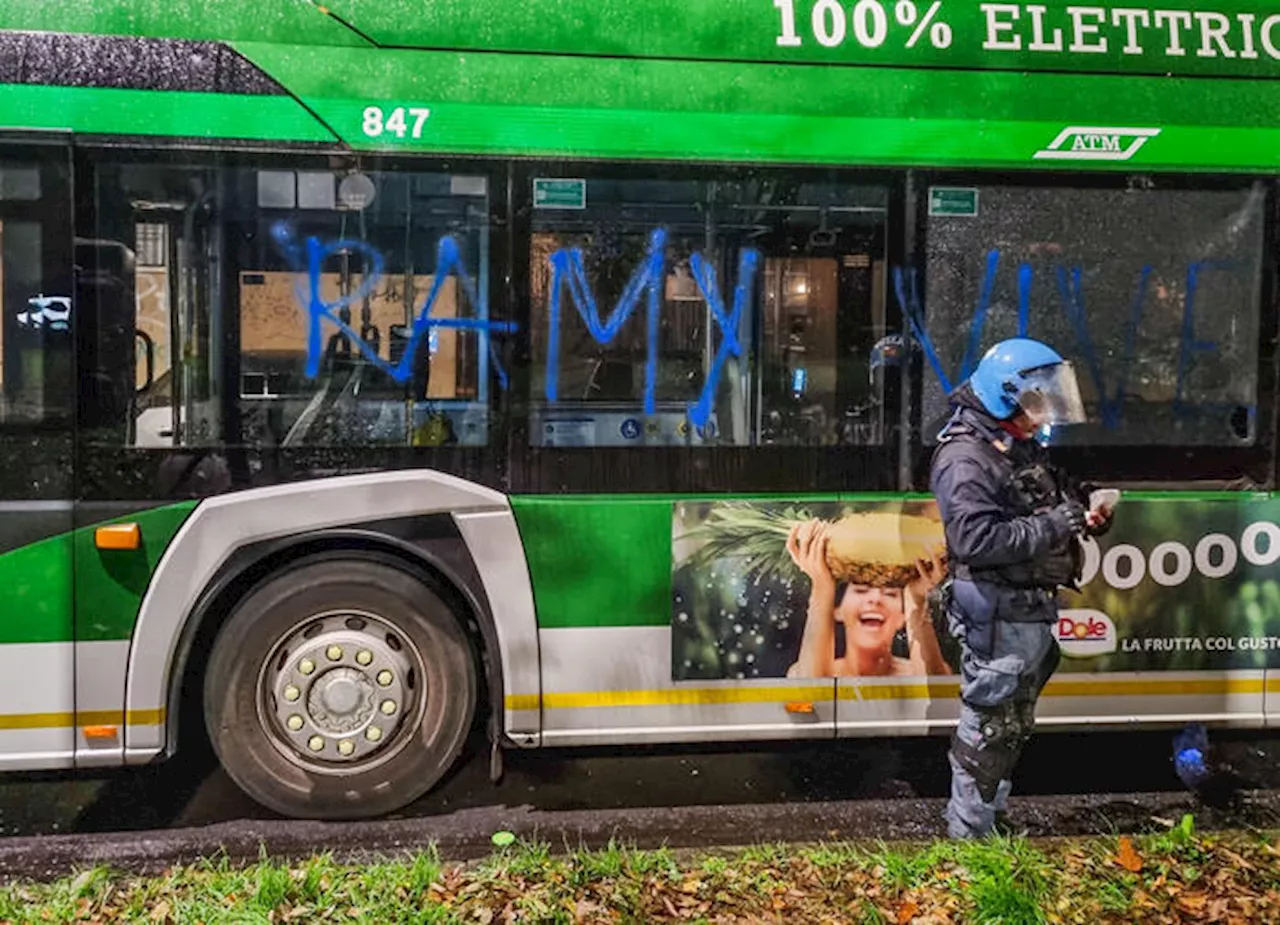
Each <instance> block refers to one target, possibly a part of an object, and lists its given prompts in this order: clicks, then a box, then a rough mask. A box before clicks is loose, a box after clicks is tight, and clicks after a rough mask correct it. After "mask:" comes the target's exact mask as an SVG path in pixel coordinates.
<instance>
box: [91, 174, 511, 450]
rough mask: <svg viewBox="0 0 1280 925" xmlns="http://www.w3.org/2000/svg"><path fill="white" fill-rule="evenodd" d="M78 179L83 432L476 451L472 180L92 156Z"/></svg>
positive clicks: (483, 216) (478, 206)
mask: <svg viewBox="0 0 1280 925" xmlns="http://www.w3.org/2000/svg"><path fill="white" fill-rule="evenodd" d="M94 180H95V185H94V195H95V215H96V229H95V241H94V244H93V246H94V247H95V248H96V249H97V251H98V252H99V254H100V260H99V262H100V264H101V265H102V267H103V268H104V269H103V275H104V278H106V279H107V280H109V283H110V285H104V286H103V287H102V288H101V291H100V293H99V297H98V300H97V302H98V311H97V316H98V317H97V322H96V324H95V326H94V329H93V332H92V337H91V342H92V343H91V345H90V346H89V347H88V348H87V350H88V353H89V354H90V356H91V367H92V370H93V373H94V375H95V376H96V377H97V378H98V379H99V380H100V383H99V385H98V386H97V387H96V388H95V390H94V402H93V404H94V405H95V407H94V409H93V412H92V415H91V419H90V423H91V425H92V431H93V433H95V434H97V435H98V439H103V438H105V439H109V440H110V441H111V442H113V443H115V444H116V445H124V446H131V447H172V446H201V445H216V444H228V443H241V444H245V445H249V446H264V447H265V446H280V447H302V446H333V445H369V444H382V445H396V444H398V445H435V444H444V443H456V444H473V445H484V444H486V443H487V442H488V413H487V409H488V402H489V395H490V391H491V381H492V380H493V378H494V375H495V366H496V363H495V362H494V356H495V355H496V351H495V350H493V346H494V345H493V341H494V340H495V339H496V338H495V334H494V330H493V325H492V324H491V323H490V319H489V313H488V288H489V286H488V273H489V266H488V223H489V213H488V181H487V178H486V177H484V176H459V175H449V174H410V173H387V172H378V171H368V172H362V171H359V170H354V169H330V170H323V169H314V166H313V167H312V169H306V170H303V169H287V168H282V167H280V166H271V167H260V166H257V165H240V164H237V165H234V166H230V165H223V166H217V167H205V166H174V165H170V164H114V163H110V162H104V163H100V164H98V165H97V166H96V170H95V177H94ZM504 330H505V329H504ZM90 438H91V439H93V437H92V435H91V436H90Z"/></svg>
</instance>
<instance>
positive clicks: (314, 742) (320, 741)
mask: <svg viewBox="0 0 1280 925" xmlns="http://www.w3.org/2000/svg"><path fill="white" fill-rule="evenodd" d="M307 747H308V748H310V749H311V750H312V751H313V752H318V751H320V749H322V748H324V737H323V736H312V737H311V738H310V739H309V740H308V741H307Z"/></svg>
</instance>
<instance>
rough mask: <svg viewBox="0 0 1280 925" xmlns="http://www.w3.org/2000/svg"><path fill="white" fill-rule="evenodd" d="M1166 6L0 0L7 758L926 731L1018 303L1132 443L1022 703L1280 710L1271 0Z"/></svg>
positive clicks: (339, 776) (449, 761)
mask: <svg viewBox="0 0 1280 925" xmlns="http://www.w3.org/2000/svg"><path fill="white" fill-rule="evenodd" d="M1202 6H1203V4H1193V3H1192V2H1191V0H1162V2H1161V4H1160V5H1159V6H1158V7H1149V8H1148V7H1142V8H1138V7H1135V6H1132V5H1128V6H1121V5H1118V4H1117V3H1116V2H1115V0H1098V2H1097V3H1096V4H1095V5H1092V6H1068V7H1063V8H1060V7H1051V6H1050V5H1047V4H1044V5H1038V4H1032V3H1021V2H1015V3H973V2H969V3H961V2H956V0H854V2H843V3H842V2H837V0H647V2H644V3H616V2H612V0H559V2H557V3H550V2H526V3H523V4H510V3H504V4H499V3H496V2H492V0H470V2H466V3H462V2H456V3H455V2H440V3H428V2H421V3H387V2H377V3H375V2H371V0H325V4H324V5H321V4H320V3H318V2H309V0H252V2H250V0H223V2H219V3H204V4H180V3H179V4H174V3H164V2H160V0H141V2H126V0H96V2H92V3H90V2H87V0H40V2H38V3H37V2H21V0H18V2H4V3H0V447H2V448H3V449H2V454H3V455H2V458H3V460H4V464H5V465H4V470H3V478H2V479H0V499H3V500H2V501H0V543H2V544H3V545H2V548H0V769H3V770H6V771H26V770H37V769H39V770H44V769H71V770H79V769H86V770H89V769H97V768H105V767H112V766H122V767H123V766H137V765H144V764H148V763H151V762H155V761H161V760H164V759H166V758H168V757H170V756H172V755H173V754H174V753H175V752H176V751H177V750H178V749H179V748H181V747H183V746H184V744H187V743H191V742H193V741H197V740H199V739H200V738H202V737H203V736H204V735H205V734H206V733H207V735H208V737H209V739H210V740H211V742H212V744H213V747H214V748H215V750H216V752H217V754H218V756H219V759H220V760H221V762H222V764H223V765H224V766H225V768H226V770H227V772H228V773H229V775H230V776H231V777H232V778H233V779H234V780H235V781H236V782H237V784H238V785H239V786H240V787H242V788H243V789H244V790H245V791H246V792H247V793H248V794H249V795H251V796H252V797H253V798H254V799H256V800H258V801H259V802H261V803H262V804H264V805H266V806H268V807H270V808H272V809H273V810H276V811H278V812H280V813H283V814H285V815H290V816H298V817H313V818H332V819H339V818H355V817H367V816H373V815H378V814H383V813H386V812H389V811H393V810H395V809H397V808H399V807H402V806H404V805H406V804H407V803H409V802H411V801H412V800H414V799H416V798H417V797H419V796H420V795H422V794H423V793H425V792H427V791H428V790H429V789H431V788H432V787H433V786H435V785H436V784H437V783H438V782H439V781H440V780H441V778H442V777H443V776H444V775H445V774H446V773H448V771H449V769H450V768H451V767H452V766H453V765H454V763H455V762H456V761H458V760H459V756H460V755H461V754H462V752H463V751H464V744H465V743H466V742H468V741H469V740H470V738H471V734H472V733H473V732H475V733H477V734H478V735H479V734H482V733H483V734H485V735H487V740H488V742H489V743H490V747H491V749H492V751H491V754H492V758H493V761H494V768H495V773H496V772H497V771H498V770H499V769H500V765H501V755H502V753H503V750H505V749H526V748H547V747H556V746H577V745H595V746H608V747H617V748H627V747H632V746H636V745H640V744H652V743H677V744H678V743H702V742H735V741H736V742H743V741H781V740H793V739H801V738H808V739H821V738H827V739H834V738H841V737H854V736H884V735H937V734H945V733H948V732H949V730H950V728H951V726H952V725H953V724H954V722H955V719H956V715H957V703H956V690H957V684H956V662H955V658H956V653H955V645H954V642H953V641H952V640H951V637H950V635H949V633H948V631H947V628H946V627H945V626H941V625H938V624H937V623H936V622H935V621H934V620H933V618H932V617H931V616H930V613H929V608H928V607H927V604H926V601H927V597H928V592H929V590H930V588H931V587H932V584H933V583H934V582H936V580H937V578H938V575H939V574H940V572H941V568H940V567H939V566H940V565H942V562H941V555H942V552H941V551H940V549H939V547H940V544H941V536H942V534H941V528H940V525H939V521H938V514H937V510H936V506H935V505H934V503H933V501H932V500H931V498H930V497H929V495H928V493H927V487H928V478H927V475H928V466H929V459H930V454H931V452H932V450H933V447H934V445H935V435H936V433H937V431H938V428H939V426H940V424H941V423H942V421H943V420H944V418H945V415H946V395H947V392H948V390H949V389H950V388H952V387H954V386H955V385H956V384H957V383H959V382H960V381H962V380H963V378H964V377H965V375H967V373H968V371H969V370H971V369H972V368H973V365H974V364H975V362H976V360H977V358H979V357H980V356H981V354H982V352H983V351H984V350H985V349H986V348H987V347H988V346H989V345H990V344H992V343H994V342H996V341H997V340H1000V339H1003V338H1006V337H1009V336H1013V335H1019V334H1025V335H1030V336H1034V337H1037V338H1040V339H1043V340H1047V341H1049V342H1050V343H1052V344H1054V345H1055V347H1057V348H1058V349H1059V350H1060V351H1061V352H1062V353H1064V355H1066V356H1068V357H1069V358H1070V359H1071V360H1072V361H1073V362H1074V364H1075V365H1076V367H1077V369H1078V370H1079V377H1080V379H1081V383H1082V389H1083V391H1084V392H1085V399H1086V402H1087V404H1088V407H1089V412H1090V422H1089V423H1088V424H1087V425H1084V426H1082V427H1079V428H1073V429H1071V430H1070V431H1069V432H1063V433H1060V434H1049V435H1046V438H1047V439H1050V440H1052V441H1053V442H1054V443H1055V444H1056V446H1057V452H1058V453H1059V454H1060V459H1061V460H1062V462H1063V463H1064V464H1065V465H1066V466H1068V467H1069V468H1071V469H1072V470H1074V471H1075V472H1077V473H1078V474H1080V475H1081V476H1082V477H1083V478H1087V479H1088V480H1090V481H1093V482H1096V483H1097V484H1098V485H1100V486H1107V487H1114V488H1119V489H1121V490H1122V492H1123V500H1122V501H1121V502H1120V507H1119V510H1118V514H1117V523H1116V526H1115V528H1114V529H1113V530H1112V531H1111V532H1110V533H1109V534H1108V535H1107V536H1106V537H1104V538H1101V539H1098V540H1096V541H1094V540H1090V541H1088V542H1087V543H1086V544H1085V548H1084V574H1083V576H1082V578H1081V582H1080V587H1079V589H1078V590H1075V591H1069V592H1064V593H1063V600H1062V619H1061V620H1060V621H1059V624H1058V627H1057V635H1058V639H1059V643H1060V646H1061V648H1062V651H1063V653H1064V655H1065V659H1064V661H1063V663H1062V667H1061V668H1060V670H1059V672H1058V674H1057V675H1056V677H1055V678H1054V680H1053V681H1052V683H1051V684H1050V686H1049V687H1048V688H1047V690H1046V695H1045V697H1044V699H1043V701H1042V703H1041V705H1040V709H1039V722H1040V724H1041V727H1042V728H1043V729H1046V730H1051V731H1059V730H1077V731H1079V730H1091V729H1124V728H1135V727H1139V726H1141V727H1147V726H1160V725H1169V726H1173V725H1178V724H1182V723H1185V722H1188V721H1192V720H1196V721H1201V722H1205V723H1207V724H1210V725H1213V726H1217V727H1255V728H1261V727H1267V726H1272V725H1276V724H1277V723H1280V674H1277V671H1278V670H1280V652H1278V651H1277V650H1278V649H1280V583H1278V579H1280V569H1278V562H1280V499H1277V498H1276V497H1275V496H1274V495H1273V489H1274V486H1275V480H1276V450H1277V435H1276V411H1277V403H1276V394H1277V333H1278V332H1280V318H1278V316H1277V287H1276V278H1277V250H1276V248H1277V239H1276V232H1277V228H1278V227H1280V226H1278V224H1277V179H1278V178H1280V14H1275V13H1273V12H1271V9H1270V7H1269V6H1268V5H1267V4H1265V3H1263V2H1262V0H1222V2H1221V3H1219V4H1218V5H1217V9H1218V11H1206V10H1204V9H1202V8H1201V7H1202ZM815 522H822V523H824V524H825V527H826V535H827V541H826V544H825V546H822V545H815V544H814V543H812V542H811V537H812V535H813V528H814V524H815ZM805 640H807V641H808V642H809V643H810V646H811V648H812V647H815V646H816V648H815V649H813V651H818V652H820V653H828V655H824V656H823V657H822V658H820V659H818V660H817V663H816V664H817V665H818V667H817V668H814V667H813V663H812V660H810V662H809V663H804V664H802V663H801V660H800V658H799V652H800V648H801V644H802V641H805Z"/></svg>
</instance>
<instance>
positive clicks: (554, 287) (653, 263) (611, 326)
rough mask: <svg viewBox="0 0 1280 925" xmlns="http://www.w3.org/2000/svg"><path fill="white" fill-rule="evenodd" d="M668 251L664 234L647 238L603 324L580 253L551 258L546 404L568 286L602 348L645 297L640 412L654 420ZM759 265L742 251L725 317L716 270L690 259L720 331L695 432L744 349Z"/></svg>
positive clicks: (555, 390) (693, 413)
mask: <svg viewBox="0 0 1280 925" xmlns="http://www.w3.org/2000/svg"><path fill="white" fill-rule="evenodd" d="M666 245H667V232H666V230H665V229H662V228H658V229H656V230H654V231H653V232H652V233H651V234H650V236H649V247H648V250H647V251H646V252H645V256H644V259H643V260H642V261H641V262H640V266H639V267H638V268H637V269H636V271H635V273H634V274H632V276H631V279H630V280H629V281H628V282H627V285H626V286H625V287H624V288H623V290H622V295H621V296H620V297H619V298H618V304H617V305H616V306H615V307H614V309H613V311H612V312H610V313H609V317H608V318H607V319H603V320H602V319H601V317H600V309H599V307H598V306H597V304H596V299H595V296H594V295H593V293H592V290H591V283H590V281H589V280H588V279H587V272H586V268H585V266H584V264H583V259H582V251H581V250H580V249H578V248H562V249H560V250H558V251H556V252H555V253H554V254H552V255H551V258H550V261H551V294H550V305H549V306H548V321H547V324H548V332H547V335H548V336H547V363H546V390H545V391H546V398H547V401H548V402H549V403H555V402H556V401H557V400H558V399H559V373H558V371H559V366H560V327H561V316H562V311H561V301H560V300H561V293H562V291H563V290H564V288H565V287H566V286H567V287H568V289H569V297H570V299H572V301H573V306H574V308H575V309H577V312H578V314H579V316H581V318H582V320H583V322H584V323H585V324H586V326H587V331H588V332H590V334H591V337H592V338H593V339H594V340H595V342H596V343H598V344H600V345H601V346H606V345H608V344H610V343H612V342H613V341H614V340H616V339H617V337H618V335H619V333H620V332H621V331H622V326H623V325H624V324H626V323H627V321H628V320H629V319H630V318H631V315H632V314H633V313H634V312H635V310H636V308H637V307H638V306H639V304H640V299H641V297H642V296H644V295H646V294H647V296H648V300H647V309H648V317H647V319H646V321H647V325H646V349H645V371H644V412H645V414H650V415H651V414H653V413H654V412H655V410H656V406H657V401H656V392H657V380H658V348H659V345H658V332H659V329H660V321H661V311H662V287H663V285H664V284H665V281H666ZM759 263H760V255H759V253H758V252H757V251H754V250H749V249H748V250H743V251H742V253H741V256H740V258H739V263H738V284H737V286H736V287H735V289H734V293H733V308H732V309H731V310H730V311H729V312H728V313H726V312H725V305H724V299H723V297H722V296H721V294H720V288H719V285H718V284H717V281H716V272H715V268H714V267H712V266H711V265H709V264H708V263H707V262H706V261H705V260H704V259H703V257H702V255H701V254H698V253H694V254H693V256H692V257H691V258H690V267H691V269H692V274H693V279H694V282H695V283H696V284H697V287H698V290H699V292H700V293H701V294H702V298H703V299H704V300H705V301H706V303H707V307H708V309H709V310H710V312H711V316H712V318H714V319H715V323H716V325H717V326H718V327H719V328H720V338H721V339H720V346H719V349H717V351H716V355H715V359H714V360H713V362H712V364H711V369H710V370H709V371H708V373H707V378H706V382H705V383H704V384H703V387H702V393H701V395H700V396H699V398H698V401H697V402H696V403H695V404H693V405H690V406H689V420H690V421H691V422H692V423H693V424H694V425H695V426H697V427H705V426H706V425H707V423H708V422H709V421H710V419H711V410H712V407H713V405H714V403H715V393H716V388H717V386H718V385H719V383H720V378H721V376H722V375H723V374H724V367H725V363H727V362H728V360H729V358H730V357H735V358H737V357H741V356H742V352H743V349H742V343H741V339H740V337H739V330H740V328H741V322H742V316H743V314H744V313H745V311H746V308H747V305H748V304H749V302H750V301H751V292H752V288H753V286H754V284H755V276H756V271H757V268H758V267H759Z"/></svg>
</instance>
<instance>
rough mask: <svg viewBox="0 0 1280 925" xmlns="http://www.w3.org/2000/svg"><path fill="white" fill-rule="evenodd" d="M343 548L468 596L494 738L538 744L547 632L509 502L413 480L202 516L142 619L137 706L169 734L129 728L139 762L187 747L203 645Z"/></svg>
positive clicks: (261, 495)
mask: <svg viewBox="0 0 1280 925" xmlns="http://www.w3.org/2000/svg"><path fill="white" fill-rule="evenodd" d="M344 549H345V550H348V551H351V552H354V553H356V554H359V555H365V556H371V555H372V556H378V557H383V558H384V559H385V558H390V559H391V560H393V561H394V562H395V563H398V564H399V566H400V567H404V568H407V569H411V570H417V572H418V573H419V574H420V575H421V576H422V577H423V578H424V580H426V581H428V582H429V583H434V584H435V585H437V586H438V587H439V588H440V589H442V590H443V593H445V594H446V595H452V596H454V597H455V601H453V602H451V603H453V604H456V605H457V606H459V607H460V608H461V609H462V610H463V614H461V615H460V616H461V618H462V621H463V627H464V629H466V630H467V631H468V634H469V635H471V636H473V638H474V639H475V643H476V647H477V649H478V650H479V652H478V654H479V656H480V659H481V661H480V664H479V668H480V670H481V671H482V673H483V677H482V679H481V690H482V692H484V693H485V694H487V695H488V697H487V699H488V700H489V719H490V723H489V730H488V732H489V735H490V737H491V738H493V739H495V740H497V739H498V738H499V737H511V739H510V741H513V742H514V743H515V744H519V745H526V746H527V745H534V744H537V739H538V736H539V733H540V731H541V730H540V710H538V709H537V708H536V704H537V695H538V693H539V690H540V679H539V670H538V638H537V625H536V618H535V616H534V611H533V594H532V587H531V585H530V580H529V573H528V567H527V564H526V563H525V561H524V550H523V546H522V545H521V544H520V536H519V531H518V529H517V527H516V524H515V519H514V516H513V515H512V512H511V509H510V506H509V504H508V502H507V499H506V496H505V495H502V494H500V493H497V492H494V491H491V490H490V489H486V488H484V487H482V486H478V485H474V484H472V483H469V482H466V481H464V480H461V479H457V478H454V477H452V476H448V475H445V474H443V473H437V472H431V471H423V470H411V471H403V472H389V473H378V474H373V475H359V476H339V477H334V478H327V479H317V480H312V481H307V482H301V483H290V484H286V485H282V486H274V487H272V488H266V489H251V490H248V491H244V492H237V493H233V494H228V495H223V496H219V497H217V498H213V499H210V500H207V501H205V502H202V503H201V505H200V506H198V507H197V508H196V510H195V511H194V512H193V513H192V515H191V517H190V518H189V519H188V520H187V522H186V523H185V524H184V525H183V527H182V528H181V530H180V531H179V533H178V534H177V535H176V536H175V537H174V540H173V542H172V543H171V544H170V545H169V547H168V548H167V549H166V551H165V553H164V555H163V556H162V558H161V561H160V562H159V563H158V565H157V568H156V570H155V574H154V575H153V576H152V580H151V583H150V585H149V587H148V589H147V592H146V594H145V595H144V598H143V601H142V605H141V607H140V609H139V617H138V621H137V624H136V626H135V628H134V634H133V639H132V641H131V645H130V651H129V669H128V676H127V681H126V692H125V696H126V706H127V708H128V709H130V710H138V709H144V708H143V707H141V706H140V705H141V704H147V708H150V709H151V710H153V711H154V710H155V709H156V708H157V707H159V708H162V709H163V710H164V711H165V712H164V722H163V725H160V726H129V727H127V728H126V731H125V736H126V738H125V745H126V748H125V760H126V762H127V763H130V764H142V763H147V762H149V761H152V760H154V759H155V758H156V757H157V756H160V755H163V756H164V757H168V756H169V755H171V754H172V753H173V752H174V750H175V749H176V748H177V745H178V741H179V740H178V733H179V727H180V724H181V723H182V722H183V717H182V715H181V714H182V712H183V711H182V705H183V703H184V691H185V693H186V694H187V695H190V694H191V693H192V692H191V691H190V690H189V689H188V684H189V683H190V681H191V676H192V670H193V668H202V667H203V663H205V662H207V657H208V653H207V648H208V647H207V646H206V647H204V651H201V646H202V644H203V642H204V641H205V640H206V639H209V640H211V639H212V638H213V637H212V635H211V634H212V633H214V632H216V629H217V626H219V625H220V624H221V621H223V620H225V619H226V617H227V615H228V614H229V613H230V612H231V610H232V608H233V606H234V603H235V602H236V601H238V600H240V599H242V598H243V596H244V595H245V594H247V593H248V591H249V590H250V589H251V588H252V587H253V586H254V585H256V584H257V582H258V581H261V580H262V579H263V578H264V577H265V576H266V575H268V574H271V573H272V570H273V569H274V568H278V567H284V566H287V565H288V564H290V563H291V562H295V561H297V560H298V559H300V558H302V557H306V556H312V555H316V554H319V553H322V552H327V551H341V550H344ZM468 619H469V620H470V621H474V624H475V629H474V631H473V630H471V629H470V628H468V627H467V626H466V623H467V621H468ZM193 653H194V661H193ZM513 704H514V707H515V708H513Z"/></svg>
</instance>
